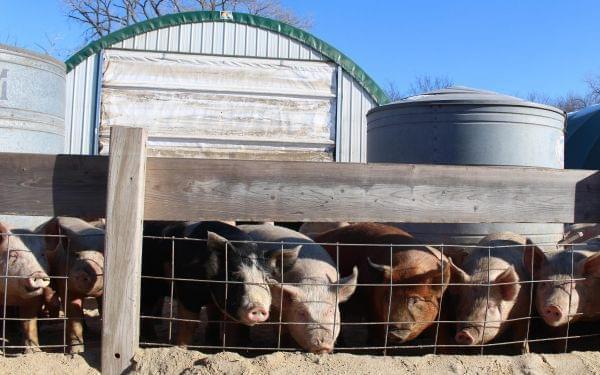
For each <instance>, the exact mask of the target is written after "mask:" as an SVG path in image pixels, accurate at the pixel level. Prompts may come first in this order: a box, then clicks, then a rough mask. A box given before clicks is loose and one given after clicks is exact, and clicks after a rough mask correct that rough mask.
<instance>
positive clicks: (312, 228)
mask: <svg viewBox="0 0 600 375" xmlns="http://www.w3.org/2000/svg"><path fill="white" fill-rule="evenodd" d="M346 225H350V224H349V223H347V222H318V221H317V222H312V223H304V224H302V225H301V226H300V228H299V229H298V232H300V233H302V234H304V235H305V236H307V237H309V238H313V239H314V238H315V237H317V236H318V235H319V234H321V233H325V232H327V231H330V230H332V229H336V228H341V227H345V226H346Z"/></svg>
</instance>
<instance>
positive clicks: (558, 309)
mask: <svg viewBox="0 0 600 375" xmlns="http://www.w3.org/2000/svg"><path fill="white" fill-rule="evenodd" d="M598 245H600V244H599V243H598V242H597V241H593V242H589V243H588V248H590V249H591V248H594V247H595V248H596V249H598ZM523 262H524V263H525V268H526V269H527V270H528V271H531V270H533V279H534V280H545V281H541V282H537V283H535V306H536V308H537V311H538V313H539V314H540V315H541V316H542V318H543V319H544V321H545V322H546V324H548V325H549V326H551V327H561V326H565V325H566V324H567V323H569V322H571V323H572V322H576V321H592V320H600V298H599V297H598V291H599V290H600V251H598V250H596V251H590V250H586V249H585V248H583V247H582V248H580V247H579V246H576V247H574V248H573V251H571V250H565V251H558V252H552V253H544V252H543V251H542V250H541V249H539V248H528V249H527V251H526V252H525V253H524V254H523ZM573 279H575V281H573ZM577 279H579V280H577Z"/></svg>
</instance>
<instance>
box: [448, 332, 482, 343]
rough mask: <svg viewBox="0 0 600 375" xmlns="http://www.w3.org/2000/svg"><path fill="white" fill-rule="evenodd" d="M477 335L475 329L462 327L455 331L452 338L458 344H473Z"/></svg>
mask: <svg viewBox="0 0 600 375" xmlns="http://www.w3.org/2000/svg"><path fill="white" fill-rule="evenodd" d="M477 336H478V334H477V332H476V330H475V329H473V328H463V329H461V330H460V331H458V332H457V333H456V336H454V340H456V342H457V343H459V344H460V345H475V344H476V342H475V341H476V337H477Z"/></svg>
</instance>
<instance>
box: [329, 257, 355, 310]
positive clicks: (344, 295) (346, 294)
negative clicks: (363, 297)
mask: <svg viewBox="0 0 600 375" xmlns="http://www.w3.org/2000/svg"><path fill="white" fill-rule="evenodd" d="M357 280H358V267H356V266H354V268H352V274H351V275H350V276H346V277H342V278H341V279H340V280H339V281H338V283H337V284H340V286H339V287H338V288H339V289H337V293H338V302H339V303H342V302H346V301H347V300H349V299H350V297H352V294H354V292H355V291H356V281H357ZM335 289H336V287H334V289H333V290H334V292H335Z"/></svg>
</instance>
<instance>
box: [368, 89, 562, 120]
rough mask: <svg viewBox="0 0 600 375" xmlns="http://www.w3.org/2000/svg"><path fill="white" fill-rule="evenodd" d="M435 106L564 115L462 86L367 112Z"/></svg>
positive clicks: (536, 105)
mask: <svg viewBox="0 0 600 375" xmlns="http://www.w3.org/2000/svg"><path fill="white" fill-rule="evenodd" d="M432 104H433V105H435V104H444V105H452V104H462V105H468V104H475V105H477V104H495V105H509V106H518V107H536V108H542V109H546V110H549V111H553V112H556V113H559V114H561V115H563V116H564V115H565V113H564V112H563V111H562V110H560V109H558V108H556V107H552V106H549V105H545V104H539V103H533V102H528V101H526V100H523V99H519V98H517V97H514V96H509V95H504V94H498V93H496V92H493V91H486V90H478V89H473V88H470V87H464V86H452V87H448V88H445V89H440V90H435V91H430V92H427V93H424V94H420V95H415V96H409V97H406V98H404V99H401V100H399V101H396V102H393V103H389V104H387V105H385V106H381V107H376V108H373V109H371V111H369V112H376V111H379V110H385V109H390V108H395V107H403V106H412V105H432Z"/></svg>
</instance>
